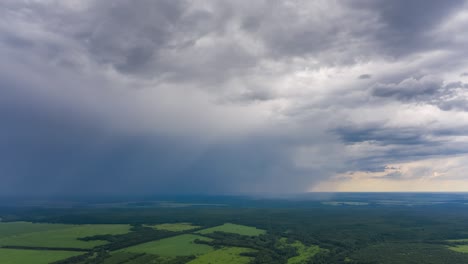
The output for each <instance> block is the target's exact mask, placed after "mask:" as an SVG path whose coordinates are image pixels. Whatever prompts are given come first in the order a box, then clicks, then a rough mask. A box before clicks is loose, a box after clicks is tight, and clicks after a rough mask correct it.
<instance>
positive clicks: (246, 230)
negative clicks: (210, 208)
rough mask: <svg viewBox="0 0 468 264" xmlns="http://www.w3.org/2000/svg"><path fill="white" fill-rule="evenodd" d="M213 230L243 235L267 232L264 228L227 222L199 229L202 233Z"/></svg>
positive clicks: (256, 234)
mask: <svg viewBox="0 0 468 264" xmlns="http://www.w3.org/2000/svg"><path fill="white" fill-rule="evenodd" d="M213 232H225V233H233V234H239V235H243V236H259V235H262V234H265V231H264V230H261V229H257V228H255V227H250V226H245V225H236V224H231V223H226V224H223V225H220V226H215V227H211V228H207V229H203V230H200V231H198V232H197V233H200V234H210V233H213Z"/></svg>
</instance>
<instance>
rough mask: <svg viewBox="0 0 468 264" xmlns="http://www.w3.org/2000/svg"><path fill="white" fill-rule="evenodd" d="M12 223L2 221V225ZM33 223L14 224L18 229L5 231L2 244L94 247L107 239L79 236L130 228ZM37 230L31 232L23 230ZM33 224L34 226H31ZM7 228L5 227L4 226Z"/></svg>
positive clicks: (127, 230)
mask: <svg viewBox="0 0 468 264" xmlns="http://www.w3.org/2000/svg"><path fill="white" fill-rule="evenodd" d="M3 225H6V226H8V225H10V224H8V223H7V224H5V223H1V224H0V226H3ZM36 225H37V224H32V223H21V224H19V225H13V226H14V227H15V228H16V229H17V231H15V232H13V231H11V232H10V231H4V233H3V234H6V235H5V236H4V235H2V237H1V238H0V246H26V247H56V248H84V249H86V248H93V247H95V246H99V245H103V244H106V243H107V242H106V241H81V240H78V238H82V237H87V236H94V235H106V234H110V235H116V234H125V233H128V232H129V230H130V226H129V225H57V226H56V225H55V224H44V225H41V226H36ZM21 226H23V227H24V228H25V230H33V229H34V230H35V231H32V232H30V231H29V233H28V232H26V231H24V232H22V231H21ZM30 226H33V227H30ZM2 228H3V229H6V228H5V227H2Z"/></svg>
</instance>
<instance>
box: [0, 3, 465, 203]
mask: <svg viewBox="0 0 468 264" xmlns="http://www.w3.org/2000/svg"><path fill="white" fill-rule="evenodd" d="M464 5H465V1H458V0H455V1H448V2H447V1H445V2H444V1H432V0H431V1H422V0H413V1H391V2H390V1H384V0H381V1H380V0H379V1H368V0H354V1H346V2H336V1H299V0H297V1H273V2H271V1H261V0H259V1H253V2H252V1H210V0H209V1H185V0H175V1H169V0H161V1H150V0H143V1H130V0H118V1H111V0H103V1H95V0H86V1H75V0H68V1H56V0H45V1H17V0H14V1H13V0H6V1H2V2H1V3H0V57H1V58H2V60H1V61H0V122H1V125H2V128H3V129H1V130H0V144H1V146H0V180H1V182H2V184H0V192H2V193H11V194H15V193H18V194H21V193H42V194H48V193H69V192H76V193H84V192H88V193H153V192H159V193H162V192H166V193H182V192H183V193H189V192H191V193H207V192H216V193H222V192H233V193H242V192H257V193H267V192H270V193H271V192H274V193H279V192H296V191H305V190H308V189H309V188H310V186H311V185H313V184H316V183H317V182H320V181H324V180H327V179H329V177H330V176H333V175H335V174H337V173H344V172H346V171H363V170H364V171H374V172H375V171H381V170H382V169H385V167H386V166H387V164H388V163H390V162H410V161H414V160H420V159H424V158H427V157H431V156H434V155H439V156H450V155H454V154H461V155H464V154H466V151H465V149H468V148H467V146H466V143H465V142H464V141H463V138H464V137H465V136H466V133H463V132H462V131H466V127H467V124H466V121H467V120H468V119H467V118H466V117H465V114H466V112H467V110H468V109H467V105H468V103H467V99H466V98H468V97H467V92H466V89H467V88H468V87H467V84H466V80H464V79H463V77H466V76H467V75H466V74H465V73H463V74H461V75H460V72H464V71H466V67H467V65H466V62H465V60H463V59H462V58H465V57H466V55H467V53H466V51H465V50H466V49H465V48H464V47H465V46H466V45H464V44H466V43H465V42H468V41H466V39H464V38H463V36H464V35H466V30H464V28H466V27H465V24H464V23H465V22H464V20H463V19H461V20H460V17H462V18H463V16H457V14H458V13H457V12H463V11H464V10H465V9H466V7H465V6H464ZM465 11H466V10H465ZM454 76H456V77H454ZM452 119H453V120H452ZM408 120H409V121H408ZM386 177H388V178H395V179H399V178H402V177H403V176H402V175H401V172H396V171H392V172H389V173H388V175H387V176H386ZM85 189H86V191H84V190H85Z"/></svg>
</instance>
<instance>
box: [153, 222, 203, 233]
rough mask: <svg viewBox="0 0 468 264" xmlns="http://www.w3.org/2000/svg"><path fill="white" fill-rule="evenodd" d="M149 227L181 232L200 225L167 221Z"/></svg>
mask: <svg viewBox="0 0 468 264" xmlns="http://www.w3.org/2000/svg"><path fill="white" fill-rule="evenodd" d="M150 227H152V228H154V229H159V230H166V231H172V232H183V231H188V230H193V229H197V228H200V226H195V225H192V224H191V223H167V224H159V225H153V226H150Z"/></svg>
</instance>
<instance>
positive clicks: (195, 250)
mask: <svg viewBox="0 0 468 264" xmlns="http://www.w3.org/2000/svg"><path fill="white" fill-rule="evenodd" d="M195 239H200V240H205V241H209V240H210V239H209V238H206V237H202V236H197V235H191V234H184V235H179V236H174V237H169V238H164V239H161V240H157V241H152V242H148V243H143V244H139V245H136V246H132V247H128V248H124V249H121V250H120V251H119V252H131V253H148V254H155V255H160V256H169V257H171V256H190V255H202V254H205V253H208V252H211V251H213V248H212V247H210V246H208V245H203V244H196V243H195V242H194V241H195Z"/></svg>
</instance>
